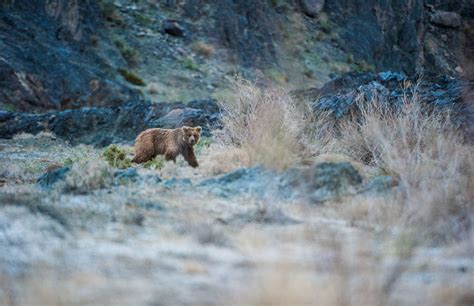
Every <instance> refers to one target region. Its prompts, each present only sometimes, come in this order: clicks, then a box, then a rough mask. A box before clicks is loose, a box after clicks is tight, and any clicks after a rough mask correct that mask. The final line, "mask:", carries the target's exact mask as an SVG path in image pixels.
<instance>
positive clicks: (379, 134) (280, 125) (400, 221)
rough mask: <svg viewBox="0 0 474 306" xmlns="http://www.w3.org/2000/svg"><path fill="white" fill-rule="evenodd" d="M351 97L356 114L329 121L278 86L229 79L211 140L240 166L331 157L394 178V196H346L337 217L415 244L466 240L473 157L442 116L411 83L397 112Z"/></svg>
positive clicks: (473, 207) (471, 215)
mask: <svg viewBox="0 0 474 306" xmlns="http://www.w3.org/2000/svg"><path fill="white" fill-rule="evenodd" d="M358 99H359V101H358V104H357V105H358V109H357V110H356V111H355V112H353V113H352V115H351V116H347V117H346V118H343V119H342V120H339V121H338V122H336V123H335V122H334V120H332V119H331V118H330V117H329V115H328V114H321V115H319V116H316V115H310V114H313V112H312V110H311V109H310V108H309V107H308V106H307V105H305V104H304V103H298V102H295V101H294V100H292V99H291V98H290V97H288V95H286V94H285V93H284V92H283V91H281V90H279V89H275V88H267V89H261V88H258V87H256V86H255V85H254V84H252V83H250V82H247V81H244V80H237V81H235V82H234V95H233V97H231V98H230V99H229V100H228V101H225V103H221V107H222V109H223V119H222V123H223V126H224V129H223V130H222V131H220V133H219V134H217V138H218V140H219V141H220V142H221V143H224V144H226V145H228V146H230V147H234V148H237V149H234V150H238V152H240V153H243V155H245V156H247V157H248V160H246V163H244V164H243V165H245V164H262V165H263V166H265V167H270V168H274V169H285V168H287V167H289V166H291V165H293V164H295V163H300V162H304V161H309V162H317V161H318V160H325V159H328V158H329V159H331V158H337V159H338V160H344V159H349V160H352V161H351V163H352V164H354V165H355V166H356V168H357V169H358V170H359V172H361V174H363V175H364V177H365V178H369V177H371V176H373V175H380V174H388V175H391V176H392V177H394V178H395V179H396V180H397V181H398V185H399V186H398V188H396V190H395V191H393V192H391V193H388V194H386V195H385V197H383V198H379V197H375V196H373V195H367V196H362V197H357V198H354V199H352V202H351V204H350V205H347V206H346V207H345V208H343V209H342V210H343V211H344V212H343V214H345V216H347V214H348V212H349V215H350V214H351V213H353V214H354V216H352V217H349V219H350V220H360V219H361V220H365V221H368V223H373V225H375V226H377V227H378V226H381V227H382V228H387V227H388V226H400V227H411V228H415V229H416V233H417V239H419V240H420V241H432V242H434V241H444V242H447V241H449V240H451V239H464V237H466V236H468V231H469V229H470V228H472V223H473V220H474V202H473V201H472V199H473V198H474V174H473V169H474V154H473V153H472V146H471V145H469V144H466V143H465V142H464V141H463V138H462V136H461V135H460V134H459V133H458V131H456V130H454V129H453V128H452V126H451V124H450V122H451V120H450V115H449V113H447V112H440V111H437V110H430V109H426V107H425V108H424V107H422V105H421V103H420V99H419V97H418V95H417V86H416V85H412V86H411V87H410V88H405V96H404V98H403V99H402V100H403V101H402V102H403V105H401V106H400V107H398V108H396V107H393V106H389V104H388V103H387V101H382V100H380V99H379V98H378V97H377V96H376V95H373V97H372V98H371V100H370V101H368V100H367V99H366V97H364V96H360V97H358ZM229 152H232V150H229ZM222 156H223V157H222V162H220V164H225V163H226V162H225V160H226V153H224V152H223V154H222ZM229 158H230V157H229ZM230 159H232V158H230ZM234 164H235V163H234ZM214 173H219V171H216V172H214Z"/></svg>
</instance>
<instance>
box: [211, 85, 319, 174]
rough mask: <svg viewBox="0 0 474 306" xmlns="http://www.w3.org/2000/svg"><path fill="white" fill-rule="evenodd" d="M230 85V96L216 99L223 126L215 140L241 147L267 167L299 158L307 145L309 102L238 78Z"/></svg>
mask: <svg viewBox="0 0 474 306" xmlns="http://www.w3.org/2000/svg"><path fill="white" fill-rule="evenodd" d="M233 85H234V86H233V89H234V93H233V95H232V96H231V97H230V99H229V100H228V101H225V102H222V101H221V102H220V107H221V109H222V119H221V122H222V126H223V129H222V130H221V131H219V132H218V133H216V137H217V139H218V140H219V141H220V142H221V143H222V144H227V145H236V146H239V147H241V148H242V149H244V150H245V151H247V152H248V155H249V156H250V158H251V161H252V163H254V164H262V165H264V166H266V167H269V168H273V169H279V170H281V169H285V168H287V167H288V166H290V165H291V164H294V163H295V162H298V161H299V160H301V157H302V156H304V155H305V154H306V153H307V149H308V148H309V147H307V146H306V145H307V144H309V142H308V137H310V133H308V132H309V129H308V127H310V126H311V125H310V122H311V121H312V119H313V116H312V111H311V109H310V107H309V105H307V104H306V103H304V102H298V101H296V100H293V99H292V98H291V97H290V96H289V95H288V94H287V93H286V92H284V91H282V90H280V89H277V88H267V89H262V88H258V87H257V86H255V85H254V84H253V83H251V82H249V81H246V80H242V79H238V80H236V81H234V84H233Z"/></svg>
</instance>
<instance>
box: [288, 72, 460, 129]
mask: <svg viewBox="0 0 474 306" xmlns="http://www.w3.org/2000/svg"><path fill="white" fill-rule="evenodd" d="M464 83H465V82H463V81H461V80H459V79H456V78H453V77H449V76H440V77H434V78H432V79H427V78H426V77H425V79H423V78H420V79H417V78H416V77H413V78H408V77H406V76H405V75H404V74H403V73H397V72H390V71H386V72H381V73H378V74H373V73H348V74H345V75H343V76H341V77H339V78H336V79H334V80H333V81H330V82H328V83H327V84H325V85H324V86H323V87H321V88H312V89H306V90H296V91H293V92H292V95H293V96H294V97H297V98H301V99H305V100H307V101H309V102H311V103H312V104H313V107H314V109H315V111H330V112H332V113H333V114H334V116H335V117H337V118H340V117H342V116H344V115H346V114H348V113H349V111H350V110H351V109H354V107H356V101H357V100H358V99H359V100H360V99H361V98H364V100H365V101H370V100H371V98H372V97H373V96H374V95H377V97H378V98H380V99H379V100H380V101H388V102H389V104H390V105H391V106H393V107H395V108H396V107H400V106H402V105H403V99H404V96H405V95H407V97H408V98H410V97H411V96H412V95H413V92H414V90H415V87H416V86H415V84H417V87H416V94H417V100H418V101H420V102H421V103H422V104H423V105H424V106H427V107H431V108H437V109H443V108H449V109H450V110H451V111H453V113H454V114H455V115H456V120H455V121H456V122H455V123H456V124H457V125H460V124H462V123H463V122H464V121H465V120H466V118H465V114H464V113H463V112H464V111H463V102H462V93H463V86H464ZM404 84H410V86H408V87H406V86H405V85H404ZM404 86H405V87H406V88H405V89H404Z"/></svg>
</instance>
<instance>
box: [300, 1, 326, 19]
mask: <svg viewBox="0 0 474 306" xmlns="http://www.w3.org/2000/svg"><path fill="white" fill-rule="evenodd" d="M300 3H301V8H302V9H303V12H304V13H305V14H306V15H308V16H309V17H313V18H314V17H316V16H317V15H318V14H319V13H320V12H321V11H322V10H323V8H324V0H300Z"/></svg>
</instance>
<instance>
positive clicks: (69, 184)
mask: <svg viewBox="0 0 474 306" xmlns="http://www.w3.org/2000/svg"><path fill="white" fill-rule="evenodd" d="M112 181H113V169H112V168H111V167H110V166H109V164H108V163H107V162H106V161H104V160H102V159H93V160H85V161H78V162H75V163H74V164H73V165H72V168H71V171H70V172H69V173H68V174H67V176H66V180H65V189H66V190H67V191H71V192H75V193H87V192H90V191H91V190H95V189H99V188H104V187H108V186H110V185H111V184H112Z"/></svg>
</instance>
